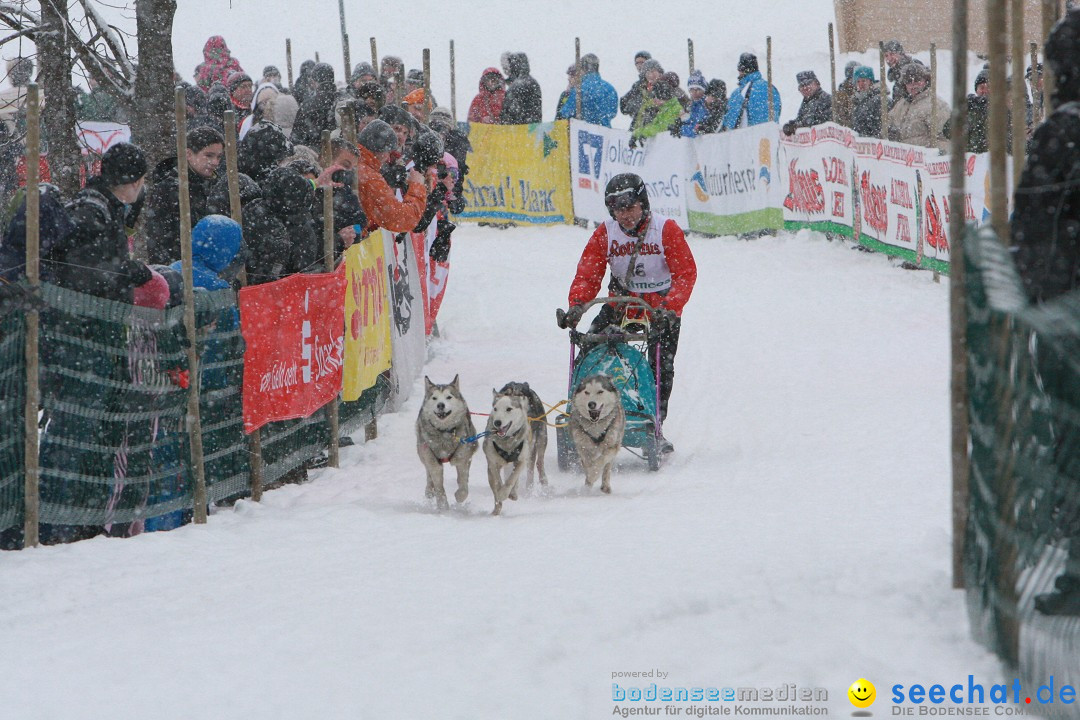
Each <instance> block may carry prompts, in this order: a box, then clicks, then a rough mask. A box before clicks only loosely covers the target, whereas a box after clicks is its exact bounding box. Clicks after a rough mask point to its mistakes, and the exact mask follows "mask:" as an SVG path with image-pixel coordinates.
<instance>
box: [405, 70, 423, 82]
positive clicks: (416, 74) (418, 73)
mask: <svg viewBox="0 0 1080 720" xmlns="http://www.w3.org/2000/svg"><path fill="white" fill-rule="evenodd" d="M405 82H406V83H407V84H410V85H423V84H424V71H423V70H417V69H416V68H413V69H412V70H410V71H409V74H408V75H406V76H405Z"/></svg>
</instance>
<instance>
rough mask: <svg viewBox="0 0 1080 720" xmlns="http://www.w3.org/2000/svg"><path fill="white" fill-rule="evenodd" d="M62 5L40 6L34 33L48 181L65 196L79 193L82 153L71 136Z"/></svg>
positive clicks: (71, 92) (70, 94)
mask: <svg viewBox="0 0 1080 720" xmlns="http://www.w3.org/2000/svg"><path fill="white" fill-rule="evenodd" d="M67 22H68V19H67V4H66V3H51V2H50V3H42V4H41V31H40V32H38V34H37V46H38V58H39V61H40V62H41V75H40V78H41V85H42V91H43V92H44V94H45V108H46V112H45V113H43V115H44V121H45V132H46V134H47V135H48V139H49V170H50V171H51V173H52V181H53V183H54V184H56V185H57V186H58V187H59V188H60V192H61V193H62V194H63V195H64V196H65V197H69V198H70V197H72V196H74V195H75V193H77V192H79V166H80V164H81V163H82V151H81V149H80V148H79V143H78V140H77V139H76V134H75V90H74V88H72V86H71V68H72V59H71V48H70V46H69V44H68V35H67V32H66V28H67Z"/></svg>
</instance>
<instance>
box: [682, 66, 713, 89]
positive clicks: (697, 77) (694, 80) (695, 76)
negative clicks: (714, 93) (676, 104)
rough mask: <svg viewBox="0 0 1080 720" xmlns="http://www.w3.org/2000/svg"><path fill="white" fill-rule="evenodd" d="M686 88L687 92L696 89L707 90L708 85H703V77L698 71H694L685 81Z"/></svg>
mask: <svg viewBox="0 0 1080 720" xmlns="http://www.w3.org/2000/svg"><path fill="white" fill-rule="evenodd" d="M686 88H687V89H688V90H693V89H694V88H697V89H698V90H706V89H708V85H706V84H705V76H704V75H703V74H702V72H701V71H700V70H695V71H694V72H692V73H690V77H689V78H687V80H686Z"/></svg>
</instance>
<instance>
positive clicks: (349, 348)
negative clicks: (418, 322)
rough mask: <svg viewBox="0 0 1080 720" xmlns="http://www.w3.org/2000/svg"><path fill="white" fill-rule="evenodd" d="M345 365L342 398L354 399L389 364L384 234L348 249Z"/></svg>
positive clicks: (388, 315) (373, 235) (346, 263)
mask: <svg viewBox="0 0 1080 720" xmlns="http://www.w3.org/2000/svg"><path fill="white" fill-rule="evenodd" d="M344 267H345V363H344V365H345V367H344V388H343V392H342V397H343V398H344V399H345V401H346V402H351V401H353V400H356V399H357V398H359V397H360V393H362V392H364V391H365V390H367V389H368V388H369V387H371V386H372V385H374V384H375V380H376V379H377V378H378V377H379V373H381V372H383V371H384V370H387V369H388V368H389V367H390V357H391V353H390V302H389V296H388V295H387V287H386V258H385V256H384V255H383V243H382V234H381V233H378V232H376V233H373V234H372V235H370V236H369V237H368V238H367V239H365V240H361V241H358V242H356V243H354V244H353V246H352V247H350V248H349V249H348V250H346V251H345V266H344Z"/></svg>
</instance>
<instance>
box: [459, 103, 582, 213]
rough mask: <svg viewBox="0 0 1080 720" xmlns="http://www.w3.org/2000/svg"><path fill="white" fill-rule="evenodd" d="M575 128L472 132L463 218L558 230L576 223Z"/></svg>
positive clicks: (560, 124)
mask: <svg viewBox="0 0 1080 720" xmlns="http://www.w3.org/2000/svg"><path fill="white" fill-rule="evenodd" d="M569 127H570V125H569V122H568V121H567V120H559V121H557V122H553V123H537V124H535V125H485V124H482V123H472V124H471V125H470V126H469V142H470V143H472V147H473V150H472V152H471V153H470V154H469V174H468V175H467V176H466V177H465V183H464V186H463V188H462V191H463V193H462V194H463V195H464V197H465V211H464V212H462V213H461V214H460V215H458V216H457V217H459V218H462V219H466V220H482V221H484V222H494V223H510V222H514V223H521V224H532V225H553V224H556V223H571V222H573V221H574V204H573V200H572V199H571V197H570V173H569V171H568V168H569V167H570V134H569V133H570V129H569Z"/></svg>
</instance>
